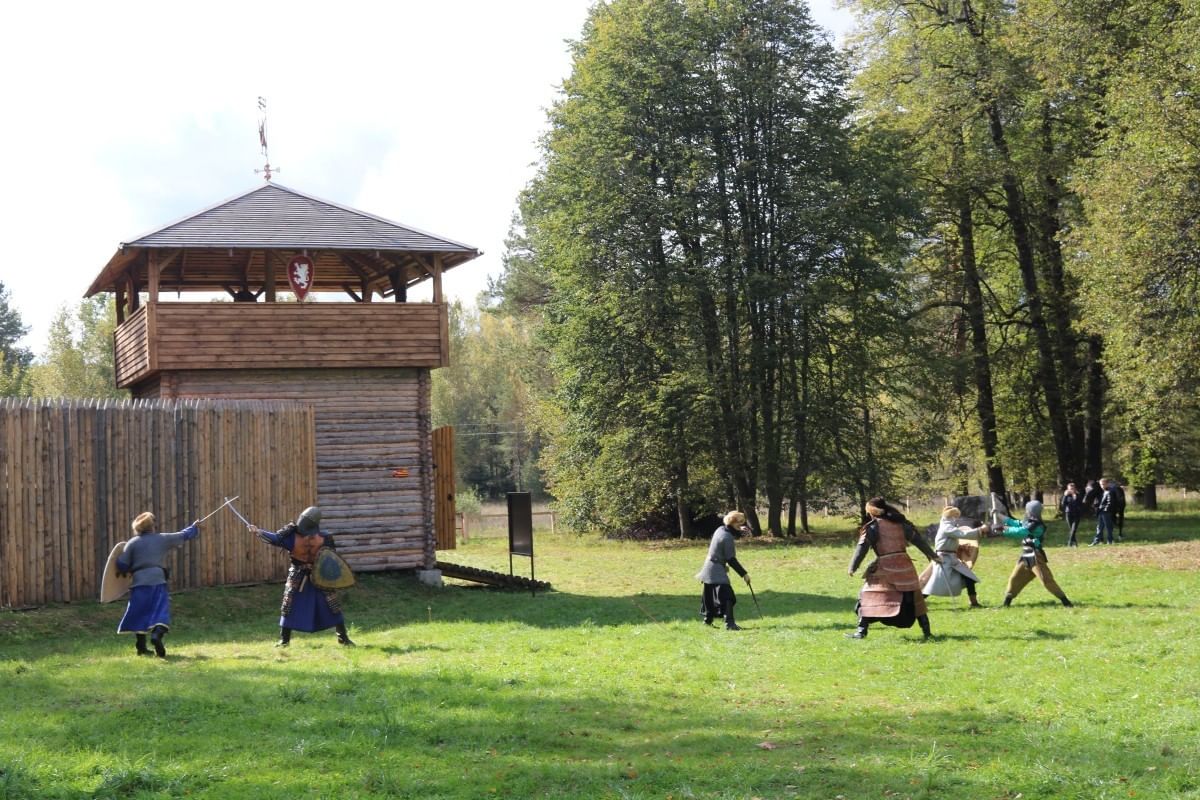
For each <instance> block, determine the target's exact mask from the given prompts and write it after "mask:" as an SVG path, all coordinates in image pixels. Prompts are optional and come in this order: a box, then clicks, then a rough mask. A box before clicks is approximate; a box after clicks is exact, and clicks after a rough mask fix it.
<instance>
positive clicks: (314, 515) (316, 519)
mask: <svg viewBox="0 0 1200 800" xmlns="http://www.w3.org/2000/svg"><path fill="white" fill-rule="evenodd" d="M296 527H297V528H299V529H300V535H301V536H312V535H313V534H314V533H316V532H317V531H319V530H320V529H321V509H319V508H317V507H316V506H309V507H308V508H306V509H304V510H303V511H301V512H300V516H298V517H296Z"/></svg>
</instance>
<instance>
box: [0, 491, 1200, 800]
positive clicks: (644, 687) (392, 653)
mask: <svg viewBox="0 0 1200 800" xmlns="http://www.w3.org/2000/svg"><path fill="white" fill-rule="evenodd" d="M827 525H828V529H827V530H826V531H825V532H824V534H825V535H822V536H820V537H818V539H817V541H816V542H814V543H809V544H804V545H791V544H784V543H779V542H743V543H742V544H741V545H739V557H740V559H741V561H742V563H743V564H745V565H746V567H747V568H748V569H749V570H750V572H751V575H752V577H753V579H754V586H755V590H756V591H757V593H758V599H759V603H760V604H761V617H760V615H759V614H758V613H757V611H756V609H755V606H754V603H753V602H752V601H751V598H750V595H749V593H748V592H747V591H746V590H745V588H744V586H741V585H740V584H739V586H738V587H737V588H738V592H739V604H738V606H737V609H738V612H739V615H740V621H741V622H742V623H743V624H744V625H745V626H746V630H744V631H741V632H727V631H724V630H721V629H719V628H717V629H710V628H705V627H704V626H702V625H701V624H700V622H699V619H698V616H697V614H696V610H697V606H698V588H699V587H698V584H696V582H695V581H694V579H693V577H692V576H693V575H694V574H695V572H696V570H697V569H698V568H699V566H700V563H701V561H702V560H703V557H704V548H705V546H706V543H704V542H689V543H674V542H672V543H664V544H655V545H647V544H630V543H617V542H604V541H599V540H596V539H592V538H576V537H574V536H570V535H562V534H560V535H558V536H554V537H550V536H548V535H544V534H543V535H539V537H538V539H537V541H536V548H537V576H538V577H539V578H544V579H546V580H550V581H552V582H553V583H554V586H555V591H553V592H549V593H546V594H539V595H538V596H536V597H532V596H530V595H529V594H527V593H515V592H503V591H498V590H493V589H487V588H481V587H474V586H470V585H467V584H457V585H451V586H447V587H445V588H443V589H431V588H427V587H424V586H421V585H419V584H417V583H416V582H415V580H413V579H412V578H411V577H407V576H392V575H376V576H366V577H365V578H364V579H363V580H362V582H361V583H360V584H359V586H358V587H356V588H355V589H353V590H351V591H350V592H348V593H347V594H346V597H345V606H346V613H347V619H348V621H349V623H350V627H351V634H352V635H353V636H354V638H355V639H356V640H357V641H358V643H359V645H360V646H359V647H357V648H355V649H346V648H341V647H338V646H337V644H336V643H335V641H334V637H333V634H332V632H331V631H330V632H326V633H323V634H313V635H306V634H296V636H295V637H294V639H293V643H292V646H291V648H289V649H287V650H277V649H274V648H273V647H272V643H273V642H274V639H275V634H276V628H275V621H276V619H277V614H278V600H279V594H280V587H279V586H277V585H271V586H256V587H249V588H238V589H213V590H205V591H197V592H189V593H180V594H177V595H176V596H175V598H174V615H175V620H174V628H173V631H172V633H171V635H170V636H169V637H168V639H167V642H168V647H169V649H170V657H169V658H168V660H166V661H160V660H158V659H153V658H137V657H135V656H134V655H133V646H132V642H131V641H130V639H129V638H128V637H118V636H117V635H116V634H115V633H114V631H115V628H116V624H117V621H118V619H119V617H120V614H121V611H122V606H121V605H120V604H114V605H111V606H99V605H94V604H82V605H73V606H58V607H51V608H44V609H39V610H35V611H27V612H0V800H6V799H9V798H22V799H25V798H38V799H39V800H40V799H41V798H176V797H200V798H392V797H395V798H408V797H411V798H487V797H505V798H524V797H536V798H672V800H678V799H679V798H756V797H757V798H829V800H836V798H845V800H857V799H858V798H890V799H891V800H898V799H899V798H955V800H975V799H976V798H997V799H999V798H1005V799H1006V800H1015V798H1087V799H1088V800H1092V799H1097V798H1114V799H1115V798H1130V797H1136V798H1200V688H1198V686H1197V676H1198V668H1200V643H1198V641H1197V637H1196V635H1195V629H1194V625H1193V623H1194V620H1195V619H1196V616H1197V596H1198V589H1200V586H1198V581H1197V576H1198V574H1200V515H1196V514H1195V513H1194V512H1193V513H1190V514H1189V513H1161V514H1153V515H1150V514H1143V515H1141V516H1133V515H1131V518H1130V521H1129V523H1128V524H1127V527H1126V543H1124V544H1121V545H1118V546H1115V547H1112V548H1107V547H1104V548H1100V547H1097V548H1091V549H1089V548H1086V547H1085V548H1080V549H1078V550H1071V551H1067V550H1065V549H1063V548H1062V547H1061V546H1060V544H1059V543H1060V542H1061V541H1062V539H1063V538H1064V537H1063V536H1062V535H1061V528H1060V527H1059V525H1060V524H1059V523H1056V524H1055V525H1052V533H1051V535H1050V537H1049V538H1048V541H1049V542H1052V543H1053V546H1052V547H1051V548H1050V549H1049V551H1048V552H1049V557H1050V561H1051V565H1052V567H1053V568H1054V570H1055V573H1056V576H1057V577H1058V580H1059V582H1060V584H1061V585H1062V586H1063V588H1064V589H1065V590H1066V592H1067V593H1068V594H1069V595H1070V596H1071V598H1072V599H1073V600H1074V601H1075V602H1076V603H1077V607H1076V608H1074V609H1065V608H1062V607H1061V606H1059V605H1058V604H1057V603H1056V602H1055V601H1054V600H1053V598H1051V597H1050V596H1049V595H1048V594H1047V593H1046V591H1045V590H1044V589H1043V588H1042V587H1041V585H1040V584H1037V583H1034V584H1032V585H1031V586H1029V587H1028V588H1027V589H1026V590H1025V592H1024V594H1022V595H1021V597H1019V598H1018V600H1017V602H1016V604H1015V605H1014V606H1013V607H1012V608H1010V609H1000V608H997V606H999V605H1000V600H1001V597H1002V594H1003V589H1004V582H1005V579H1006V577H1007V575H1008V572H1009V571H1010V569H1011V567H1012V564H1013V562H1014V560H1015V558H1016V554H1017V547H1016V544H1015V543H1014V542H1010V541H1008V540H989V541H988V542H986V543H985V544H984V548H983V554H982V557H981V559H980V563H979V565H978V571H979V572H980V574H981V577H982V578H983V583H982V585H981V586H980V596H981V599H982V600H983V602H984V603H986V604H988V605H989V606H991V607H990V608H988V609H984V610H979V611H968V610H966V608H965V598H960V600H959V601H958V603H955V602H954V601H952V600H949V599H944V598H943V599H933V600H931V612H930V615H931V619H932V622H933V630H934V634H935V636H936V637H937V638H936V640H935V641H933V642H930V643H922V642H921V641H920V634H919V631H918V630H917V629H916V628H913V629H911V630H908V631H900V630H895V629H891V628H883V627H879V626H876V627H875V628H873V629H872V632H871V635H870V637H869V638H868V639H867V640H865V641H852V640H848V639H845V638H844V637H843V635H842V634H843V633H844V632H846V631H848V630H850V629H852V627H853V622H854V618H853V611H852V608H853V604H854V599H855V594H856V592H857V589H858V586H859V580H857V579H853V578H850V577H848V576H847V575H846V563H847V561H848V560H849V556H850V551H851V544H850V529H849V525H848V524H847V523H844V522H843V523H838V522H836V521H828V522H827ZM838 528H840V531H839V530H837V529H838ZM1085 542H1086V538H1085ZM504 548H505V542H504V540H502V539H499V538H487V537H482V538H480V539H478V540H476V541H473V542H472V543H470V544H469V545H468V546H466V547H464V548H463V549H461V550H459V551H458V552H456V553H451V554H443V556H444V557H446V558H447V560H453V561H457V562H460V563H465V564H470V565H474V566H480V567H487V568H492V569H500V570H507V566H508V565H507V562H508V557H507V553H506V550H505V549H504ZM517 564H518V568H519V569H520V570H527V569H528V562H527V560H525V559H518V560H517ZM526 574H527V572H526Z"/></svg>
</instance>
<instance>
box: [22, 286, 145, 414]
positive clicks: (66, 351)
mask: <svg viewBox="0 0 1200 800" xmlns="http://www.w3.org/2000/svg"><path fill="white" fill-rule="evenodd" d="M115 327H116V312H115V309H114V307H113V305H112V304H111V303H110V302H107V301H106V300H105V298H103V297H94V298H90V299H87V300H83V301H81V302H80V303H79V304H78V305H77V306H76V307H75V309H74V310H73V311H72V310H71V309H68V308H67V307H66V306H63V307H62V308H60V309H59V311H58V314H57V315H56V316H55V318H54V320H53V322H51V324H50V334H49V337H48V339H47V342H46V350H45V352H44V353H43V355H42V357H41V359H40V361H39V363H37V364H35V365H34V366H33V368H32V370H31V372H32V385H33V395H34V396H35V397H70V398H74V397H79V398H84V397H87V398H91V397H96V398H102V397H112V398H124V397H128V393H127V392H126V391H124V390H123V389H118V388H117V386H116V381H115V377H114V376H115V370H114V356H113V330H114V329H115Z"/></svg>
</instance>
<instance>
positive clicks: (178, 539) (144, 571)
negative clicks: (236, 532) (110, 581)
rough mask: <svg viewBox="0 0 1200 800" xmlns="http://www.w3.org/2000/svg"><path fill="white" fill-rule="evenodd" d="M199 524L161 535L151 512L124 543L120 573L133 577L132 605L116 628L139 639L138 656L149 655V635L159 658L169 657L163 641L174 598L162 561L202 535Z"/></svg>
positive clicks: (137, 521) (136, 523)
mask: <svg viewBox="0 0 1200 800" xmlns="http://www.w3.org/2000/svg"><path fill="white" fill-rule="evenodd" d="M199 525H200V522H199V521H196V522H193V523H192V524H191V525H188V526H187V527H186V528H184V529H183V530H181V531H179V532H177V533H159V532H158V523H157V521H156V520H155V519H154V515H153V514H151V513H150V512H149V511H144V512H142V513H141V514H138V516H137V518H136V519H135V520H134V521H133V533H134V536H133V538H132V539H130V540H129V541H127V542H126V543H125V552H123V553H122V554H121V555H120V556H118V557H117V569H118V570H119V571H120V572H122V573H129V574H131V575H133V583H132V585H131V587H130V589H129V605H127V606H126V607H125V615H124V616H123V617H121V624H120V625H118V626H117V633H132V634H135V636H136V637H137V653H138V655H140V656H148V655H150V651H149V649H147V647H146V635H147V634H149V635H150V642H151V644H153V645H154V653H155V655H157V656H158V657H159V658H166V657H167V648H166V646H165V645H164V644H163V637H164V636H166V635H167V631H168V630H170V628H171V596H170V594H169V593H168V592H167V570H166V568H165V567H164V566H163V560H164V559H165V558H166V557H167V553H169V552H171V551H172V550H174V549H175V548H176V547H180V546H181V545H183V543H184V542H186V541H188V540H189V539H194V538H196V536H197V535H199V533H200V528H199Z"/></svg>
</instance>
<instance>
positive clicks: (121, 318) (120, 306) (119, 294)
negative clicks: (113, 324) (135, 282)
mask: <svg viewBox="0 0 1200 800" xmlns="http://www.w3.org/2000/svg"><path fill="white" fill-rule="evenodd" d="M113 297H114V298H115V300H116V303H117V325H121V324H122V323H123V322H125V290H124V289H123V288H121V286H120V285H118V286H117V288H116V291H115V292H113Z"/></svg>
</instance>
